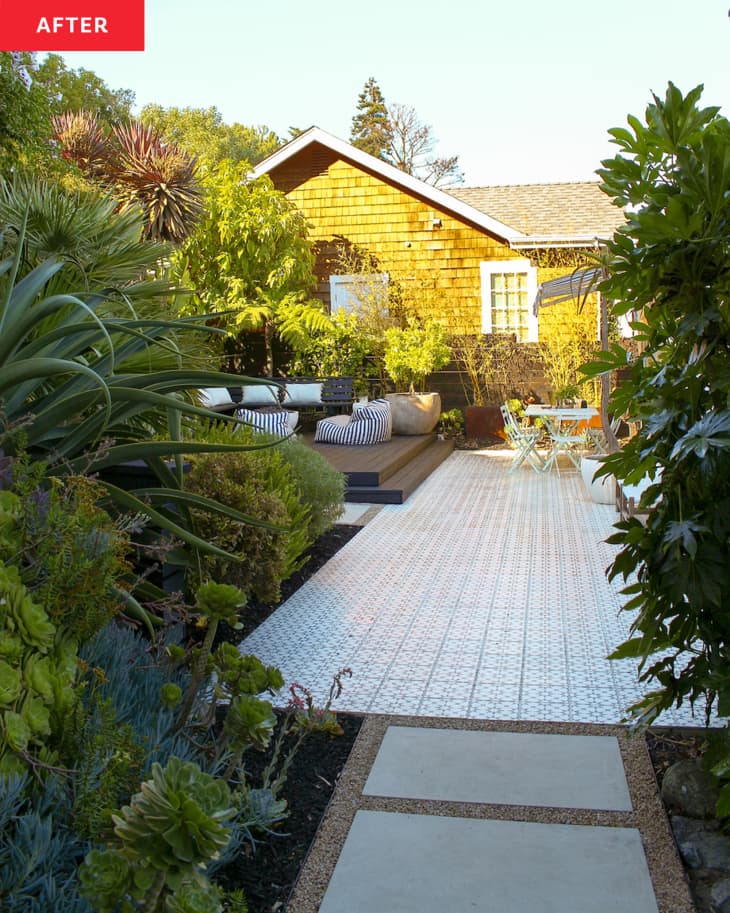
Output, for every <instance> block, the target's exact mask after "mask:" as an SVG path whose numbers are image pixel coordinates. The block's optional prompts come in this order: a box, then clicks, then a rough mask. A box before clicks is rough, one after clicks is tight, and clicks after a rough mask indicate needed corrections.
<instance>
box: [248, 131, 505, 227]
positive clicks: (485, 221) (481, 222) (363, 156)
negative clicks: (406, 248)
mask: <svg viewBox="0 0 730 913" xmlns="http://www.w3.org/2000/svg"><path fill="white" fill-rule="evenodd" d="M313 144H319V145H320V146H325V147H326V148H328V149H331V150H332V151H333V152H335V153H336V154H337V155H338V156H340V157H341V158H343V159H346V160H347V161H350V162H352V163H353V164H355V165H358V166H359V167H360V168H363V169H364V170H365V171H369V172H370V173H371V174H375V175H377V176H378V177H381V178H383V180H386V181H388V182H389V183H391V184H395V185H396V186H399V187H401V188H403V190H406V191H409V192H410V193H413V194H415V195H416V196H419V197H421V199H424V200H427V201H428V202H429V203H431V204H432V205H433V206H434V208H436V209H440V210H443V211H445V212H449V213H452V214H453V215H455V216H458V217H460V218H462V219H467V220H468V221H469V222H473V223H474V224H476V225H478V226H479V227H480V228H484V229H486V231H488V232H490V233H491V234H493V235H496V236H497V237H498V238H501V239H502V240H503V241H506V242H507V243H508V244H509V243H511V242H512V241H513V240H514V241H516V240H518V239H519V238H520V237H521V234H522V233H521V232H520V231H519V230H517V229H515V228H512V227H511V226H509V225H506V224H504V223H502V222H501V221H500V220H499V219H495V218H494V217H493V216H491V215H489V213H486V212H483V211H482V210H480V209H475V208H474V207H473V206H472V205H471V204H470V203H467V202H465V201H464V200H460V199H458V198H456V197H454V196H453V195H452V194H450V193H446V191H444V190H439V188H438V187H432V186H431V184H427V183H426V182H425V181H420V180H419V179H418V178H414V177H413V176H412V175H410V174H406V172H405V171H401V170H400V168H396V167H395V166H394V165H390V164H389V163H388V162H384V161H383V160H382V159H379V158H376V157H375V156H374V155H369V154H368V153H367V152H363V151H362V149H358V148H357V147H356V146H352V145H351V144H350V143H346V142H344V141H343V140H341V139H337V137H336V136H332V135H331V134H330V133H326V132H325V131H324V130H320V128H319V127H310V128H309V130H305V131H304V133H300V135H299V136H297V137H296V139H293V140H291V142H288V143H287V144H286V145H285V146H282V147H281V148H280V149H277V150H276V152H274V153H272V154H271V155H270V156H269V157H268V158H265V159H264V160H263V161H262V162H259V164H258V165H257V166H256V167H255V168H254V169H253V177H260V176H261V175H262V174H269V172H271V171H274V170H275V169H276V168H278V167H279V166H280V165H283V164H284V162H286V161H288V160H289V159H291V158H293V157H294V156H295V155H297V153H299V152H301V151H302V149H305V148H306V147H307V146H311V145H313Z"/></svg>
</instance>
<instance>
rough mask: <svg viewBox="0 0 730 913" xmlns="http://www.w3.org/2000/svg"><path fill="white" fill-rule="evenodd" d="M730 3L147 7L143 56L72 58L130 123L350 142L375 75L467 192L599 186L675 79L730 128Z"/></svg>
mask: <svg viewBox="0 0 730 913" xmlns="http://www.w3.org/2000/svg"><path fill="white" fill-rule="evenodd" d="M728 7H730V0H662V2H657V0H604V2H595V0H594V2H592V0H553V2H552V3H549V2H539V0H417V2H414V0H365V2H361V0H358V2H355V0H338V2H333V3H327V4H324V3H323V4H310V3H305V2H301V0H259V2H257V3H252V2H251V0H146V2H145V26H146V41H145V47H146V50H145V51H144V52H134V53H132V52H96V53H67V54H64V55H63V57H64V59H65V61H66V64H67V65H68V66H69V67H72V68H74V69H77V68H79V67H84V68H86V69H90V70H93V71H94V72H95V73H97V74H98V75H99V76H101V77H102V79H104V80H105V82H106V83H107V84H108V85H109V86H110V87H111V88H114V89H120V88H125V89H132V90H133V91H134V93H135V95H136V107H135V112H137V111H138V110H139V109H140V108H141V107H142V106H143V105H145V104H147V103H152V102H154V103H157V104H161V105H163V106H164V107H173V106H175V107H188V106H189V107H209V106H211V105H215V106H216V107H217V108H218V109H219V111H220V112H221V113H222V115H223V119H224V121H226V123H234V122H239V123H242V124H246V125H248V126H254V125H265V126H267V127H269V128H270V129H272V130H273V131H274V132H275V133H277V134H278V135H279V136H281V137H282V138H288V136H289V127H297V128H300V129H303V128H306V127H310V126H312V125H316V126H318V127H321V128H322V129H323V130H326V131H327V132H329V133H332V134H334V135H335V136H337V137H339V138H340V139H343V140H349V138H350V129H351V125H352V118H353V115H354V114H355V113H356V106H357V99H358V95H359V94H360V92H361V91H362V89H363V86H364V84H365V82H366V81H367V80H368V79H369V78H370V77H371V76H372V77H374V78H375V80H376V81H377V83H378V85H379V86H380V89H381V91H382V93H383V95H384V97H385V101H386V103H394V102H397V103H400V104H404V105H409V106H411V107H413V108H414V109H415V111H416V112H417V114H418V116H419V117H420V119H421V121H423V122H424V123H426V124H429V125H430V126H431V128H432V130H433V134H434V135H435V137H436V138H437V140H438V144H437V147H436V150H435V151H436V153H437V154H438V155H443V156H447V155H458V156H459V164H460V166H461V170H462V172H463V173H464V177H465V182H464V183H465V186H469V187H476V186H484V185H499V184H531V183H552V182H561V181H585V180H592V179H595V170H596V168H598V167H600V163H601V160H602V159H605V158H608V157H611V156H613V155H615V154H616V152H617V149H616V147H615V146H614V145H613V144H612V143H611V142H610V137H609V135H608V130H609V129H610V128H612V127H621V126H625V125H626V118H627V116H628V115H630V114H631V115H634V116H637V117H639V118H643V115H644V111H645V110H646V106H647V104H649V103H650V102H651V99H652V93H653V92H654V93H656V94H658V95H660V96H663V95H664V92H665V91H666V87H667V83H668V82H669V81H672V82H673V83H674V84H675V85H677V86H678V87H679V88H680V89H681V90H682V92H684V93H686V92H688V91H689V90H690V89H691V88H694V87H695V86H697V85H699V84H704V86H705V90H704V93H703V96H702V103H703V104H705V105H717V106H720V107H721V109H722V113H723V114H725V116H727V117H730V18H728Z"/></svg>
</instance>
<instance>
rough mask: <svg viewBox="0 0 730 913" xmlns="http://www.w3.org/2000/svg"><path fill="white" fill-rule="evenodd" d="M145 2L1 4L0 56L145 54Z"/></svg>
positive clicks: (20, 0)
mask: <svg viewBox="0 0 730 913" xmlns="http://www.w3.org/2000/svg"><path fill="white" fill-rule="evenodd" d="M143 50H144V0H14V2H10V0H0V51H58V52H61V51H143Z"/></svg>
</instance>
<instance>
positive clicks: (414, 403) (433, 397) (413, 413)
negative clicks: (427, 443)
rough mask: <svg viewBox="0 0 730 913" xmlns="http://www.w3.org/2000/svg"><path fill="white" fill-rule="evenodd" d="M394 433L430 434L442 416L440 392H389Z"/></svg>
mask: <svg viewBox="0 0 730 913" xmlns="http://www.w3.org/2000/svg"><path fill="white" fill-rule="evenodd" d="M385 398H386V399H387V400H388V402H389V403H390V411H391V414H392V416H393V434H428V433H429V432H431V431H433V429H434V428H435V427H436V425H437V424H438V420H439V418H440V417H441V397H440V396H439V394H438V393H388V394H387V395H386V397H385Z"/></svg>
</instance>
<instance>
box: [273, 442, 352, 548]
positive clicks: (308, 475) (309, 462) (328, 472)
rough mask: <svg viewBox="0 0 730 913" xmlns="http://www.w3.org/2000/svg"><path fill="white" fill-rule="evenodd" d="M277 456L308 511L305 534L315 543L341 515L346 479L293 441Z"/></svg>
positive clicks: (280, 449)
mask: <svg viewBox="0 0 730 913" xmlns="http://www.w3.org/2000/svg"><path fill="white" fill-rule="evenodd" d="M277 454H278V455H279V456H280V457H281V459H282V460H284V462H285V463H287V464H288V466H289V468H290V470H291V474H292V478H293V479H294V481H295V483H296V486H297V489H298V493H299V497H300V499H301V500H302V502H303V503H304V504H305V505H306V506H307V507H308V508H309V520H308V523H307V534H308V538H309V539H310V540H311V541H312V542H315V541H316V540H317V539H318V538H319V537H320V536H321V535H322V534H323V533H325V532H327V530H328V529H331V528H332V526H333V525H334V523H335V522H336V520H337V519H338V517H341V516H342V514H343V513H344V510H345V487H346V480H345V476H344V475H343V473H341V472H338V471H337V470H336V469H334V468H333V467H332V466H331V465H330V464H329V463H328V462H327V460H326V459H325V458H324V457H323V456H322V454H320V453H317V451H316V450H312V448H311V447H307V445H306V444H304V443H302V441H299V440H296V439H292V440H289V441H287V442H286V446H285V447H279V448H278V449H277Z"/></svg>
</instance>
